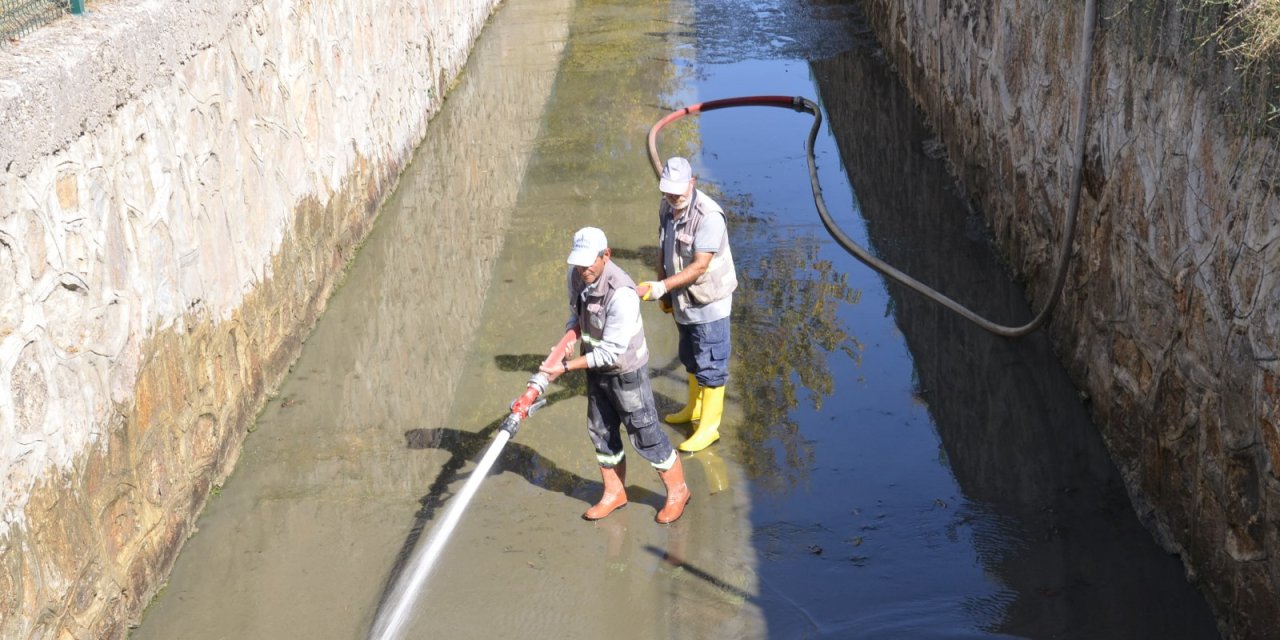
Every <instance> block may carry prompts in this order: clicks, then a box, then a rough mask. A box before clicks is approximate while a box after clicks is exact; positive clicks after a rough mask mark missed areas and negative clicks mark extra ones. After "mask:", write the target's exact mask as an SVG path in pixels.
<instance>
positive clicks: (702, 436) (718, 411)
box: [679, 387, 724, 452]
mask: <svg viewBox="0 0 1280 640" xmlns="http://www.w3.org/2000/svg"><path fill="white" fill-rule="evenodd" d="M722 415H724V387H703V388H702V419H701V420H699V421H698V429H697V430H696V431H694V432H693V435H692V436H689V439H688V440H685V441H684V442H681V443H680V447H679V449H680V450H681V451H689V452H692V451H702V450H703V449H706V448H707V447H708V446H710V445H711V443H712V442H715V441H716V440H719V439H720V417H721V416H722Z"/></svg>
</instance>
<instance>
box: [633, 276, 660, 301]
mask: <svg viewBox="0 0 1280 640" xmlns="http://www.w3.org/2000/svg"><path fill="white" fill-rule="evenodd" d="M636 293H638V294H640V299H641V300H644V301H645V302H648V301H650V300H658V299H661V298H662V296H665V295H667V285H665V284H662V281H661V280H657V281H649V282H641V283H640V284H639V285H637V286H636Z"/></svg>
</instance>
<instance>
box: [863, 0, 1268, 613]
mask: <svg viewBox="0 0 1280 640" xmlns="http://www.w3.org/2000/svg"><path fill="white" fill-rule="evenodd" d="M1194 4H1195V3H1191V5H1194ZM1204 4H1205V5H1206V6H1207V5H1209V4H1211V3H1204ZM1219 4H1220V3H1219ZM1099 5H1100V6H1099V12H1098V13H1099V16H1100V19H1099V20H1100V27H1099V29H1098V31H1097V32H1096V33H1097V38H1098V40H1097V42H1096V46H1095V49H1094V65H1093V68H1092V70H1091V72H1090V95H1091V98H1090V100H1091V102H1092V115H1091V118H1090V122H1089V124H1088V151H1087V155H1086V160H1085V174H1084V193H1083V196H1082V205H1081V211H1080V219H1079V226H1078V227H1077V232H1076V236H1075V238H1074V260H1073V262H1072V265H1071V272H1070V276H1069V279H1068V282H1067V286H1066V291H1065V294H1064V296H1063V299H1062V304H1061V306H1059V307H1058V310H1057V311H1056V313H1055V316H1054V318H1053V322H1052V325H1051V327H1050V328H1049V331H1051V334H1052V336H1053V338H1054V340H1055V343H1056V344H1057V346H1058V351H1059V353H1060V355H1061V356H1062V358H1063V360H1064V361H1065V362H1066V364H1067V366H1068V368H1069V369H1070V371H1071V373H1072V376H1073V377H1074V379H1075V381H1076V383H1077V385H1078V386H1079V387H1080V388H1081V389H1082V390H1083V391H1084V392H1085V393H1087V394H1088V395H1089V397H1090V399H1091V402H1092V410H1093V412H1094V416H1095V420H1096V421H1097V423H1098V425H1099V427H1100V429H1101V430H1102V431H1103V435H1104V437H1105V438H1106V440H1107V442H1108V446H1109V447H1110V449H1111V451H1112V455H1113V457H1114V458H1115V461H1116V463H1117V464H1118V465H1119V467H1120V468H1121V470H1122V472H1123V473H1124V475H1125V477H1126V481H1127V483H1128V486H1129V489H1130V493H1131V496H1132V497H1133V499H1134V502H1135V506H1137V507H1138V510H1139V513H1140V515H1142V516H1143V517H1144V519H1145V521H1146V522H1147V523H1148V524H1149V527H1150V528H1151V529H1152V530H1153V531H1154V532H1155V534H1156V536H1157V538H1158V539H1160V540H1161V542H1162V543H1163V544H1164V545H1165V546H1166V547H1167V548H1169V549H1170V550H1171V551H1175V552H1178V553H1180V554H1182V557H1183V560H1184V563H1185V564H1186V567H1187V570H1188V573H1189V575H1190V576H1191V577H1192V578H1193V579H1194V580H1196V581H1197V582H1198V583H1199V584H1200V586H1201V587H1202V589H1203V590H1204V591H1205V592H1206V594H1207V596H1208V599H1209V601H1210V604H1211V606H1212V607H1213V608H1214V610H1215V612H1216V614H1217V615H1218V617H1219V620H1220V621H1221V623H1222V625H1223V627H1224V629H1225V630H1226V632H1227V633H1228V635H1229V636H1232V637H1237V638H1262V637H1274V633H1275V629H1277V628H1280V528H1278V527H1277V524H1278V523H1280V242H1277V240H1280V178H1277V176H1280V147H1278V145H1277V141H1276V137H1275V135H1274V134H1266V133H1265V131H1263V130H1262V129H1260V128H1258V127H1257V126H1256V125H1257V124H1258V123H1259V122H1260V121H1261V119H1262V118H1263V114H1261V113H1250V112H1249V111H1248V109H1241V108H1240V105H1241V104H1244V103H1247V100H1243V101H1242V100H1237V99H1235V98H1238V97H1239V95H1238V91H1239V88H1240V86H1241V84H1240V78H1239V77H1237V76H1236V75H1235V74H1233V72H1232V66H1231V64H1230V63H1229V62H1227V61H1224V60H1222V59H1221V58H1218V57H1216V54H1214V53H1213V52H1212V50H1211V49H1212V47H1211V46H1210V47H1208V48H1209V49H1210V50H1209V51H1207V52H1206V51H1205V46H1204V45H1203V42H1204V40H1203V39H1202V38H1200V37H1199V34H1202V33H1203V28H1204V26H1205V25H1204V24H1199V23H1198V22H1205V21H1207V22H1209V24H1208V27H1209V28H1213V27H1215V26H1216V25H1215V24H1214V20H1215V19H1216V18H1214V14H1212V13H1211V11H1219V10H1221V7H1216V8H1214V7H1211V8H1210V9H1200V10H1195V9H1189V8H1188V7H1189V6H1190V5H1188V3H1177V2H1165V1H1162V0H1160V1H1158V0H1142V1H1140V2H1133V1H1131V0H1124V1H1121V0H1107V1H1103V2H1100V3H1099ZM866 6H867V12H868V15H869V17H870V19H871V22H872V23H873V27H874V29H875V31H876V32H877V34H878V36H879V39H880V41H881V43H883V45H884V48H885V51H886V53H887V55H888V57H889V59H890V60H891V61H892V62H893V63H894V64H896V65H897V67H898V69H899V71H900V75H901V76H902V78H903V80H904V81H905V82H906V83H907V84H908V86H909V89H910V90H911V91H912V93H913V94H914V95H915V97H916V100H917V102H918V104H920V106H921V108H922V109H924V111H925V112H926V114H927V117H928V118H929V119H930V120H931V121H932V122H933V123H934V127H935V130H936V132H937V133H938V134H939V136H940V137H941V139H942V141H943V142H945V143H946V146H947V148H948V149H949V150H950V159H951V161H952V163H953V164H954V167H955V171H956V173H957V174H958V176H959V177H960V179H961V181H962V182H963V183H964V184H965V185H966V187H967V188H968V189H969V191H970V194H971V196H972V197H973V198H974V199H975V200H976V201H977V202H978V203H979V205H980V206H981V208H982V209H984V211H985V213H986V216H987V219H988V221H989V223H990V224H991V225H992V227H993V229H994V231H995V234H996V236H997V241H998V243H999V244H1000V245H1001V247H1002V249H1003V251H1004V253H1005V255H1006V258H1007V260H1008V262H1009V264H1010V267H1011V269H1012V270H1013V271H1014V273H1015V274H1016V275H1017V276H1018V277H1020V278H1025V280H1026V282H1027V286H1028V289H1029V291H1030V292H1031V295H1032V297H1033V298H1034V299H1035V307H1036V308H1037V309H1038V308H1039V307H1040V306H1041V305H1043V304H1044V303H1045V298H1046V297H1047V296H1048V295H1049V293H1050V291H1049V289H1050V287H1051V286H1052V279H1053V276H1054V273H1053V269H1054V266H1055V265H1054V262H1055V256H1056V252H1057V250H1058V246H1059V243H1060V242H1061V241H1062V233H1063V228H1064V224H1063V221H1064V220H1065V215H1066V209H1067V203H1068V200H1069V197H1068V196H1069V193H1068V189H1069V186H1070V172H1071V171H1072V167H1073V159H1072V148H1071V146H1072V143H1071V141H1072V140H1073V137H1074V133H1073V127H1074V119H1075V110H1076V108H1077V107H1076V105H1077V104H1078V103H1077V96H1076V87H1077V82H1078V81H1077V78H1078V77H1079V74H1080V73H1081V69H1080V56H1079V42H1080V33H1081V27H1082V22H1083V19H1084V3H1083V2H1071V3H1063V2H1058V1H1056V0H1013V1H1010V2H1000V3H992V2H988V1H987V0H955V1H951V2H941V3H927V2H926V3H913V4H912V6H911V7H908V6H906V5H903V4H902V3H899V2H889V1H885V0H869V1H868V2H867V3H866ZM1206 12H1208V13H1206ZM1197 61H1198V62H1197ZM1233 96H1234V97H1233ZM1260 131H1262V133H1259V132H1260ZM1135 615H1137V614H1136V613H1135Z"/></svg>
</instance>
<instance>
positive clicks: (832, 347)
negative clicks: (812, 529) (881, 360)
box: [713, 196, 863, 492]
mask: <svg viewBox="0 0 1280 640" xmlns="http://www.w3.org/2000/svg"><path fill="white" fill-rule="evenodd" d="M713 197H714V196H713ZM726 200H728V199H720V201H721V202H723V203H724V206H725V209H726V211H729V212H730V214H729V215H730V216H731V218H732V222H731V228H736V230H737V231H736V232H735V233H734V234H733V242H734V244H733V248H734V260H735V262H736V266H737V269H738V281H739V286H738V290H737V292H736V293H735V294H734V295H735V299H734V305H733V359H734V362H733V365H732V366H733V367H734V369H736V370H737V371H742V372H750V373H749V375H737V376H735V377H734V382H735V383H736V384H737V385H738V386H739V388H738V389H737V390H736V394H735V395H736V396H737V397H736V399H737V400H738V402H739V403H740V405H741V407H742V410H743V417H742V419H741V422H740V423H739V424H737V425H736V426H735V433H736V434H737V436H738V438H739V444H738V451H737V452H736V453H737V458H738V460H739V462H740V463H741V464H742V466H743V469H744V470H745V471H746V473H747V474H748V476H749V477H750V478H751V479H752V480H753V481H754V482H755V484H756V486H757V487H759V488H760V489H763V490H765V491H770V492H783V491H787V490H789V489H790V488H791V487H793V486H795V485H796V484H797V483H800V482H801V481H802V480H804V479H805V477H806V476H807V475H808V471H809V468H810V466H811V464H812V462H813V449H812V445H811V444H810V442H809V441H808V440H806V439H805V438H804V436H803V435H802V434H801V433H800V425H799V424H798V423H797V422H796V420H795V419H794V418H793V417H791V410H792V409H794V408H795V407H796V406H797V405H799V403H800V400H801V395H802V393H801V390H802V389H805V390H807V394H803V395H805V399H806V400H807V402H808V403H809V405H810V406H811V407H812V408H813V409H814V410H818V409H820V408H822V403H823V400H824V399H825V398H826V397H827V396H829V395H830V394H831V393H832V391H833V390H834V385H833V384H832V377H831V371H830V369H829V368H828V364H827V360H828V357H829V354H831V353H832V352H836V351H839V352H841V353H843V354H845V355H846V356H848V357H849V358H850V359H851V360H853V361H854V363H855V365H860V364H861V358H862V352H863V345H862V343H861V342H859V341H858V339H857V337H856V336H853V335H851V334H850V333H849V332H848V331H847V330H846V328H845V326H844V324H843V322H842V321H841V319H840V317H839V313H838V311H839V309H840V307H841V305H843V304H857V303H858V301H859V299H860V298H861V295H862V291H861V290H860V289H852V288H850V286H849V282H848V276H847V275H846V274H844V273H840V272H839V271H837V270H836V269H834V268H833V266H832V263H831V262H830V261H829V260H825V259H821V258H820V257H819V247H820V243H819V241H818V239H817V238H814V237H813V236H810V235H808V234H805V233H791V232H788V231H787V230H785V229H778V228H771V227H772V224H773V222H774V221H773V220H772V219H771V217H770V216H766V215H762V214H759V213H755V212H752V211H750V208H751V204H750V202H749V201H747V200H745V199H741V198H740V199H736V200H730V201H727V202H726ZM732 391H734V390H732V389H731V392H732Z"/></svg>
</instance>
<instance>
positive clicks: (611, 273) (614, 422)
mask: <svg viewBox="0 0 1280 640" xmlns="http://www.w3.org/2000/svg"><path fill="white" fill-rule="evenodd" d="M611 255H612V253H611V251H610V249H609V243H608V240H607V239H606V238H605V235H604V232H603V231H601V230H600V229H597V228H595V227H584V228H582V229H579V230H578V232H577V233H575V234H574V236H573V249H572V250H571V251H570V252H569V259H568V263H569V264H570V265H571V266H570V267H569V273H568V288H569V320H568V322H567V323H566V332H565V334H566V336H569V335H577V334H580V335H581V338H582V348H581V352H582V354H581V355H579V356H577V357H569V356H568V355H567V354H566V356H565V360H564V361H562V362H558V363H557V362H551V363H546V362H544V363H543V364H542V365H541V366H539V370H540V371H541V372H542V373H543V374H546V376H547V377H548V378H549V379H552V380H554V379H555V378H556V377H558V376H560V375H561V374H565V373H568V372H570V371H574V370H576V369H585V370H586V372H587V433H588V435H589V436H590V437H591V444H592V445H593V446H594V447H595V450H596V459H597V460H598V461H599V463H600V476H601V478H602V479H603V480H604V494H603V495H602V496H601V498H600V501H599V502H597V503H596V504H595V505H593V506H592V507H591V508H590V509H587V511H586V513H584V514H582V517H583V518H584V519H586V520H599V519H601V518H604V517H605V516H608V515H609V514H610V513H613V512H614V511H615V510H616V509H618V508H620V507H622V506H624V505H626V504H627V492H626V485H625V482H626V473H627V461H626V458H625V457H624V455H623V454H624V451H623V445H622V434H621V430H620V427H621V425H623V424H625V425H626V427H627V436H628V437H629V439H630V440H631V446H632V447H633V448H634V449H635V450H636V453H638V454H639V455H640V457H642V458H644V459H645V460H647V461H648V462H649V464H651V465H653V467H654V468H655V469H657V471H658V475H659V476H660V477H661V478H662V483H663V484H664V485H665V486H666V489H667V499H666V502H665V504H664V505H663V506H662V509H661V510H659V511H658V515H657V517H656V518H655V519H656V520H657V521H658V522H660V523H663V524H666V523H670V522H675V521H676V520H677V519H679V518H680V516H681V515H682V514H683V513H684V507H685V504H687V503H688V502H689V497H690V494H689V487H688V486H687V485H686V484H685V482H684V467H683V466H682V465H681V464H680V455H679V454H677V453H676V452H675V449H673V448H672V447H671V441H670V440H668V439H667V434H666V433H664V432H663V431H662V428H661V427H660V426H659V425H658V411H657V409H656V408H655V406H654V403H653V388H652V387H651V386H650V385H649V369H648V364H649V348H648V346H647V345H646V344H645V339H644V321H643V319H642V318H641V316H640V298H639V296H638V295H637V294H636V285H635V282H634V281H633V280H632V279H631V277H630V276H628V275H627V274H626V272H625V271H623V270H622V268H621V267H619V266H618V265H616V264H614V263H613V261H612V260H611V259H610V256H611Z"/></svg>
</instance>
